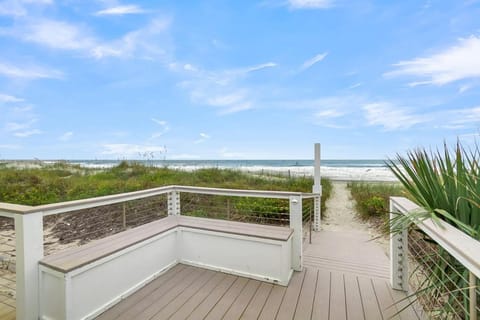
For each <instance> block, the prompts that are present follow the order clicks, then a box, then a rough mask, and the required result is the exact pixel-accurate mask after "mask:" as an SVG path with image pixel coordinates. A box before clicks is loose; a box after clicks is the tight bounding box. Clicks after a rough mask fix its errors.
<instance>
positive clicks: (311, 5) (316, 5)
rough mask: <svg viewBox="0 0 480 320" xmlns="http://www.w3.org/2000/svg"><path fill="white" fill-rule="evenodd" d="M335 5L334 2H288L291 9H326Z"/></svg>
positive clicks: (308, 0)
mask: <svg viewBox="0 0 480 320" xmlns="http://www.w3.org/2000/svg"><path fill="white" fill-rule="evenodd" d="M334 5H335V0H288V6H289V7H290V8H292V9H328V8H331V7H333V6H334Z"/></svg>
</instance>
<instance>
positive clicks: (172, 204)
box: [168, 191, 180, 216]
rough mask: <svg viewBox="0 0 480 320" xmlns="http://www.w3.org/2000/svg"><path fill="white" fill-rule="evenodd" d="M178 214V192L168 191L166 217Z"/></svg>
mask: <svg viewBox="0 0 480 320" xmlns="http://www.w3.org/2000/svg"><path fill="white" fill-rule="evenodd" d="M179 214H180V192H178V191H170V192H169V193H168V215H169V216H176V215H179Z"/></svg>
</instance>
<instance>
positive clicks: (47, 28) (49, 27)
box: [16, 19, 95, 50]
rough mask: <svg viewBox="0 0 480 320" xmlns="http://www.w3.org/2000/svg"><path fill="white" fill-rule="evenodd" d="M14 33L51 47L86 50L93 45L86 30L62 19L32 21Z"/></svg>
mask: <svg viewBox="0 0 480 320" xmlns="http://www.w3.org/2000/svg"><path fill="white" fill-rule="evenodd" d="M16 33H17V34H18V35H19V36H21V37H22V38H23V39H24V40H25V41H29V42H33V43H37V44H40V45H43V46H46V47H49V48H53V49H63V50H88V49H89V48H92V47H93V46H94V45H95V39H94V38H93V37H92V36H90V35H89V34H88V32H87V31H86V30H84V29H83V28H81V27H79V26H76V25H74V24H71V23H68V22H64V21H56V20H48V19H43V20H39V21H33V22H32V23H30V24H27V25H25V29H24V30H17V32H16Z"/></svg>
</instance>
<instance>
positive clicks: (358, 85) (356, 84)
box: [348, 82, 363, 89]
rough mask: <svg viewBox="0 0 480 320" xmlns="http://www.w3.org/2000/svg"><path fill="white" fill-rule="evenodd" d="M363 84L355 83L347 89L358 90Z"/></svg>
mask: <svg viewBox="0 0 480 320" xmlns="http://www.w3.org/2000/svg"><path fill="white" fill-rule="evenodd" d="M362 85H363V83H362V82H357V83H355V84H352V85H351V86H350V87H348V89H355V88H358V87H360V86H362Z"/></svg>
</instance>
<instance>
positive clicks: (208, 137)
mask: <svg viewBox="0 0 480 320" xmlns="http://www.w3.org/2000/svg"><path fill="white" fill-rule="evenodd" d="M199 136H200V138H199V139H198V140H195V141H194V143H195V144H199V143H203V142H205V141H207V140H208V139H210V135H208V134H206V133H203V132H201V133H200V134H199Z"/></svg>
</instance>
